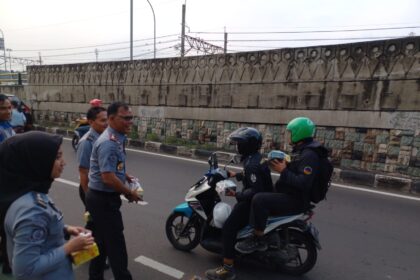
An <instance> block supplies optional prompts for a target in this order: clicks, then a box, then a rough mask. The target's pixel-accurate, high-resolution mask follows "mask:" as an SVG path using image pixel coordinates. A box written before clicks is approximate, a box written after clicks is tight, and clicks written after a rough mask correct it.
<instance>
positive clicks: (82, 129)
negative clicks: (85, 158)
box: [71, 118, 90, 151]
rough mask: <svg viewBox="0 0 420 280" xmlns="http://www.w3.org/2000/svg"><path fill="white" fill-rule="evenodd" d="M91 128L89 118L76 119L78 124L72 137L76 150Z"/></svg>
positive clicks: (72, 143)
mask: <svg viewBox="0 0 420 280" xmlns="http://www.w3.org/2000/svg"><path fill="white" fill-rule="evenodd" d="M89 129H90V125H89V122H88V120H87V118H78V119H76V126H75V128H74V135H73V138H72V139H71V145H72V147H73V149H74V150H75V151H76V150H77V146H78V145H79V141H80V139H81V138H82V137H83V135H85V134H86V132H88V131H89Z"/></svg>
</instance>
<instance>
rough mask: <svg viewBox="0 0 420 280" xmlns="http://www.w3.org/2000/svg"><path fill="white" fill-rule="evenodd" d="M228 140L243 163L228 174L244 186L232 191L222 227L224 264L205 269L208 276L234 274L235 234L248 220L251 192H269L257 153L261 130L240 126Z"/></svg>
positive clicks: (217, 278)
mask: <svg viewBox="0 0 420 280" xmlns="http://www.w3.org/2000/svg"><path fill="white" fill-rule="evenodd" d="M229 140H230V142H231V144H234V145H236V149H237V152H238V153H239V154H240V155H241V162H242V163H243V167H244V168H243V170H244V171H243V172H241V173H235V172H232V171H229V176H230V177H235V178H236V179H237V180H238V181H242V183H243V189H242V191H240V192H236V193H233V192H232V193H231V195H234V196H235V197H236V200H237V203H236V204H235V206H234V207H233V210H232V213H231V214H230V216H229V217H228V219H227V220H226V221H225V223H224V225H223V228H222V242H223V265H222V266H220V267H218V268H215V269H211V270H207V271H206V277H207V278H208V279H210V280H226V279H234V278H235V277H236V274H235V271H234V268H233V263H234V257H235V241H236V235H237V233H238V231H239V230H240V229H242V228H243V227H244V226H246V225H247V224H248V222H249V215H250V210H251V201H252V198H253V197H254V195H255V194H257V193H260V192H272V181H271V175H270V169H269V168H268V166H267V165H265V164H262V163H261V162H262V156H261V154H260V153H259V150H260V148H261V145H262V135H261V133H260V132H259V131H258V130H256V129H255V128H252V127H242V128H239V129H237V130H235V131H234V132H232V134H230V135H229Z"/></svg>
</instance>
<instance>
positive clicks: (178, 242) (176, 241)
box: [165, 212, 200, 251]
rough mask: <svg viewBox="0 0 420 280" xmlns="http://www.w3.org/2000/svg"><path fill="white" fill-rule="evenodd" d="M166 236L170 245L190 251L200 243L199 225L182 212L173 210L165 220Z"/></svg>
mask: <svg viewBox="0 0 420 280" xmlns="http://www.w3.org/2000/svg"><path fill="white" fill-rule="evenodd" d="M165 230H166V236H167V237H168V239H169V242H171V244H172V246H174V247H175V248H176V249H178V250H181V251H191V250H192V249H194V248H195V247H197V245H198V244H199V243H200V225H199V222H198V220H195V221H193V220H192V219H191V218H189V217H187V216H185V215H184V214H183V213H179V212H174V213H172V214H171V215H169V217H168V219H167V220H166V226H165Z"/></svg>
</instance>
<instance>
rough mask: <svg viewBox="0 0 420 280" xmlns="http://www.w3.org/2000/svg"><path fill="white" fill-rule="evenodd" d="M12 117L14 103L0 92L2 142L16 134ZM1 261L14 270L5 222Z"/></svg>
mask: <svg viewBox="0 0 420 280" xmlns="http://www.w3.org/2000/svg"><path fill="white" fill-rule="evenodd" d="M11 117H12V104H11V103H10V100H9V98H8V97H7V96H6V95H4V94H0V143H1V142H3V141H5V140H6V139H7V138H10V137H12V136H13V135H15V131H14V130H13V127H12V126H11V125H10V122H9V121H10V118H11ZM0 263H3V268H2V273H4V274H10V273H11V272H12V270H11V268H10V265H9V259H8V258H7V250H6V234H5V232H4V229H3V223H1V224H0Z"/></svg>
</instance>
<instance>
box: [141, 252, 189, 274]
mask: <svg viewBox="0 0 420 280" xmlns="http://www.w3.org/2000/svg"><path fill="white" fill-rule="evenodd" d="M134 261H135V262H138V263H141V264H143V265H145V266H148V267H151V268H153V269H156V270H157V271H160V272H162V273H164V274H166V275H169V276H171V277H173V278H176V279H182V277H183V276H184V272H182V271H179V270H178V269H175V268H172V267H170V266H167V265H166V264H162V263H159V262H157V261H155V260H152V259H149V258H148V257H145V256H139V257H137V258H135V259H134Z"/></svg>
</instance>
